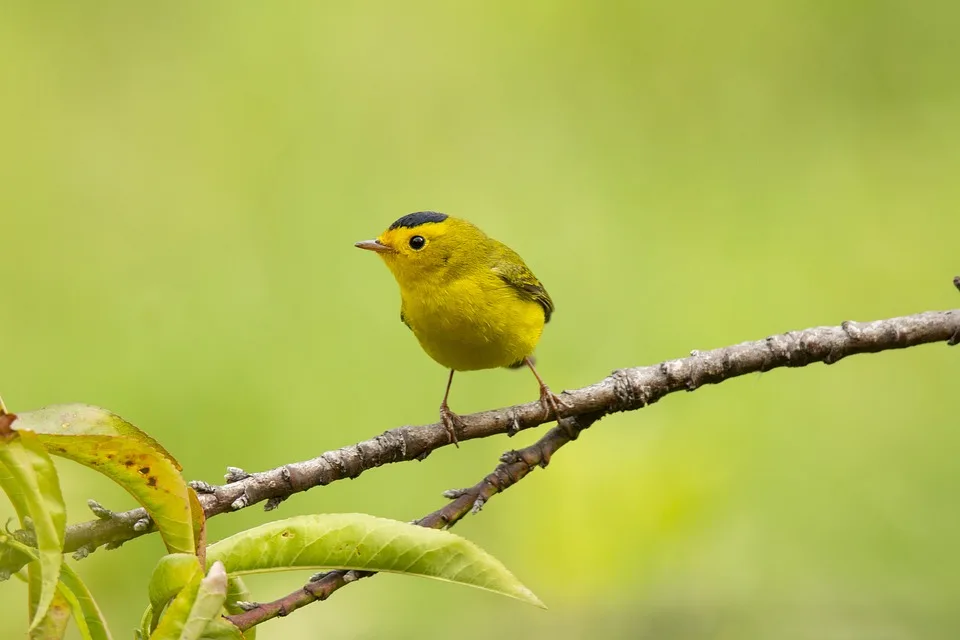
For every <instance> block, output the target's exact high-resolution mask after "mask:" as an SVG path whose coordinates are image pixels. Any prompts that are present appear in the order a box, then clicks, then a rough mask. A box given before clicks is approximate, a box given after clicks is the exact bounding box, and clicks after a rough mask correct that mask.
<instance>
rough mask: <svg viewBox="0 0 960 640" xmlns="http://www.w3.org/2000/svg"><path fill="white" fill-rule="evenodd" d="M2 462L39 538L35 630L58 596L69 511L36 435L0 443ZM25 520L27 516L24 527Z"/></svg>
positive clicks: (9, 487) (10, 490)
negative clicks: (38, 579) (38, 575)
mask: <svg viewBox="0 0 960 640" xmlns="http://www.w3.org/2000/svg"><path fill="white" fill-rule="evenodd" d="M0 463H2V464H3V465H4V467H5V470H6V473H7V474H8V478H7V480H5V481H4V483H3V489H4V491H5V492H7V495H9V496H10V500H11V502H13V503H14V507H15V508H17V509H18V511H20V510H21V509H24V508H25V509H26V510H27V512H28V513H29V515H30V518H31V519H32V521H33V528H34V532H35V533H36V537H37V549H38V551H39V556H40V557H39V560H40V574H41V580H40V592H39V594H37V595H36V596H35V598H31V604H35V609H34V610H33V611H32V619H31V622H30V631H33V630H34V629H35V628H36V627H37V625H38V624H39V623H40V620H42V619H43V616H44V615H46V612H47V608H48V607H49V606H50V603H51V602H52V601H53V598H54V595H55V593H56V589H57V580H58V578H59V576H60V566H61V564H62V563H63V534H64V530H65V529H66V526H67V511H66V507H65V506H64V503H63V495H62V494H61V493H60V482H59V480H58V478H57V470H56V469H55V468H54V466H53V460H51V459H50V456H49V455H47V452H46V451H45V450H44V448H43V446H42V445H41V444H40V442H39V441H38V439H37V436H36V435H34V434H32V433H30V432H26V433H18V434H16V436H14V437H8V438H4V439H3V441H0ZM18 504H19V505H20V507H17V505H18ZM22 518H23V515H21V524H23V521H22ZM31 608H32V609H33V607H31Z"/></svg>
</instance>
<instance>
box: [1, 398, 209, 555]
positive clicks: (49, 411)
mask: <svg viewBox="0 0 960 640" xmlns="http://www.w3.org/2000/svg"><path fill="white" fill-rule="evenodd" d="M11 426H12V428H13V429H14V430H16V431H18V432H21V433H22V432H24V431H30V432H33V433H35V434H37V438H38V439H39V441H40V442H41V443H42V444H43V446H44V447H46V449H47V450H48V451H49V452H50V453H52V454H54V455H59V456H63V457H65V458H69V459H71V460H74V461H76V462H79V463H80V464H82V465H85V466H88V467H90V468H91V469H95V470H96V471H99V472H100V473H102V474H104V475H106V476H107V477H109V478H110V479H111V480H113V481H114V482H116V483H117V484H119V485H120V486H122V487H123V488H124V489H126V490H127V491H128V492H130V494H131V495H133V497H134V498H136V499H137V502H139V503H140V504H141V505H143V507H144V508H145V509H146V510H147V513H149V514H150V517H151V518H153V521H154V522H155V523H156V525H157V529H159V531H160V535H161V536H162V537H163V541H164V542H165V543H166V545H167V550H168V551H170V552H171V553H178V552H179V553H193V552H194V551H195V548H196V547H195V539H194V522H193V519H192V518H191V509H190V496H189V491H188V486H187V483H186V481H185V480H184V479H183V476H182V475H180V465H179V464H178V463H177V461H176V460H174V458H173V456H171V455H170V454H169V453H168V452H167V451H166V450H165V449H164V448H163V447H161V446H160V445H159V444H158V443H157V442H156V440H154V439H153V438H151V437H150V436H148V435H147V434H145V433H144V432H142V431H140V430H139V429H137V428H136V427H135V426H133V425H132V424H130V423H129V422H126V421H125V420H124V419H123V418H121V417H120V416H117V415H115V414H113V413H111V412H109V411H107V410H106V409H100V408H99V407H93V406H90V405H84V404H68V405H57V406H52V407H47V408H44V409H38V410H37V411H28V412H24V413H20V414H17V418H16V420H14V421H13V423H12V425H11Z"/></svg>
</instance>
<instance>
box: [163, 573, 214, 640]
mask: <svg viewBox="0 0 960 640" xmlns="http://www.w3.org/2000/svg"><path fill="white" fill-rule="evenodd" d="M201 579H203V574H201V573H200V572H197V573H195V574H194V575H193V578H192V579H191V580H190V582H188V583H187V584H186V586H184V588H183V589H181V590H180V593H178V594H177V597H175V598H174V599H173V602H171V603H170V606H168V607H167V610H166V611H164V612H163V615H162V616H161V617H160V623H159V624H158V625H157V628H156V629H154V631H153V633H152V634H151V635H150V640H179V639H180V637H181V635H180V634H181V632H182V631H183V627H184V625H185V624H186V622H187V618H189V617H190V611H191V610H192V609H193V603H194V601H195V600H196V599H197V591H199V590H200V580H201ZM154 612H155V613H156V608H154Z"/></svg>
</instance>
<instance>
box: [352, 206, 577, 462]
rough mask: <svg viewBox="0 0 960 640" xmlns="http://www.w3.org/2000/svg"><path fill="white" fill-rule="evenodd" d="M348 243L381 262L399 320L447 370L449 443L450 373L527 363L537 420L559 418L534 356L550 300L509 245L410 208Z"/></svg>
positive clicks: (444, 411)
mask: <svg viewBox="0 0 960 640" xmlns="http://www.w3.org/2000/svg"><path fill="white" fill-rule="evenodd" d="M355 246H356V247H358V248H360V249H366V250H368V251H373V252H375V253H377V254H378V255H379V256H380V257H381V258H382V259H383V261H384V263H386V265H387V267H388V268H389V269H390V271H391V272H392V273H393V276H394V278H396V281H397V284H398V285H399V287H400V320H401V321H402V322H403V324H405V325H406V326H407V327H408V328H409V329H410V330H411V331H412V332H413V335H414V336H416V338H417V340H418V341H419V343H420V346H421V348H422V349H423V350H424V351H425V352H426V353H427V355H429V356H430V357H431V358H433V359H434V360H435V361H436V362H438V363H439V364H441V365H442V366H444V367H446V368H447V369H449V370H450V375H449V377H448V378H447V388H446V391H445V392H444V394H443V402H441V404H440V420H441V422H442V424H443V426H444V428H445V429H446V430H447V433H448V434H449V436H450V441H451V442H452V443H453V444H455V445H456V446H459V444H458V438H457V431H458V430H462V428H463V425H464V423H463V420H462V419H461V418H460V416H458V415H457V414H456V413H454V412H453V411H451V410H450V405H449V404H448V400H449V397H450V386H451V385H452V384H453V374H454V373H456V372H457V371H476V370H481V369H494V368H499V367H507V368H511V369H516V368H521V367H523V366H527V367H529V369H530V371H532V372H533V375H534V377H536V379H537V383H538V384H539V386H540V405H541V406H542V407H543V410H544V417H545V418H550V416H551V415H552V416H553V417H554V418H555V419H557V420H559V419H560V417H561V415H560V407H561V406H563V407H566V406H567V404H566V403H565V402H564V401H563V400H562V399H561V398H559V397H558V396H557V395H556V394H554V393H553V392H552V391H551V390H550V387H548V386H547V384H546V383H545V382H544V381H543V378H541V377H540V374H539V373H538V372H537V369H536V367H535V366H534V362H535V360H534V357H533V351H534V348H535V347H536V346H537V343H538V342H539V341H540V336H541V334H542V332H543V328H544V325H545V324H546V323H547V322H549V321H550V317H551V316H552V315H553V311H554V305H553V300H552V299H551V298H550V295H549V294H548V293H547V290H546V288H545V287H544V286H543V283H541V282H540V281H539V280H538V279H537V277H536V276H535V275H533V272H532V271H531V270H530V269H529V268H528V267H527V265H526V264H525V263H524V261H523V259H522V258H521V257H520V256H519V255H518V254H517V253H516V252H515V251H514V250H513V249H511V248H510V247H508V246H507V245H505V244H503V243H502V242H499V241H497V240H494V239H493V238H491V237H489V236H488V235H487V234H485V233H484V232H483V231H481V230H480V228H479V227H477V226H476V225H474V224H472V223H470V222H468V221H466V220H464V219H461V218H455V217H453V216H450V215H447V214H445V213H440V212H437V211H417V212H415V213H409V214H407V215H405V216H402V217H401V218H399V219H398V220H396V221H395V222H394V223H393V224H391V225H390V226H389V227H388V228H387V229H386V230H385V231H384V232H383V233H381V234H380V235H379V236H377V238H376V239H374V240H363V241H360V242H357V243H356V244H355Z"/></svg>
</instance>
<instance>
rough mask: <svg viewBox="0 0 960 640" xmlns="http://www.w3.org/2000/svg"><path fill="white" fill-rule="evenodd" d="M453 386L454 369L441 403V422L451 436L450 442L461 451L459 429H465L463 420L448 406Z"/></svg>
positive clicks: (451, 370)
mask: <svg viewBox="0 0 960 640" xmlns="http://www.w3.org/2000/svg"><path fill="white" fill-rule="evenodd" d="M451 384H453V369H450V377H449V378H447V391H446V393H444V394H443V402H442V403H440V422H442V423H443V426H444V428H446V430H447V433H449V434H450V442H452V443H453V444H454V446H456V447H457V448H458V449H459V448H460V444H459V443H458V442H457V429H462V428H463V420H461V419H460V416H458V415H457V414H455V413H454V412H453V411H450V405H448V404H447V398H448V397H449V396H450V385H451Z"/></svg>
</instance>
